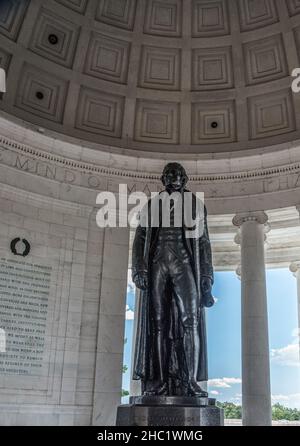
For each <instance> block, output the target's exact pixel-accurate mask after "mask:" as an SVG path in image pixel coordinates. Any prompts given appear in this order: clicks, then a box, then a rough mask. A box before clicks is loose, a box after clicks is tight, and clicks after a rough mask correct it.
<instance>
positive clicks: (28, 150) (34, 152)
mask: <svg viewBox="0 0 300 446" xmlns="http://www.w3.org/2000/svg"><path fill="white" fill-rule="evenodd" d="M0 146H2V147H3V148H5V149H6V150H10V151H13V152H15V153H18V154H19V155H23V156H27V157H30V158H32V159H35V160H37V159H38V160H40V161H41V162H49V163H54V164H56V165H59V166H62V167H65V168H68V169H72V170H76V171H80V172H84V173H93V174H101V175H104V176H108V177H120V178H127V179H132V180H135V181H136V180H140V181H145V180H146V181H153V182H156V181H160V176H161V174H160V173H143V172H141V171H138V170H130V169H126V168H124V169H121V168H114V167H107V166H101V165H95V164H92V163H88V162H84V161H80V160H74V159H72V158H68V157H65V156H59V155H57V154H53V153H50V152H46V151H43V150H40V149H37V148H34V147H31V146H29V145H26V144H23V143H20V142H17V141H14V140H11V139H9V138H7V137H5V136H0ZM216 162H217V160H216ZM298 172H300V162H293V163H290V164H283V165H281V166H273V167H265V168H257V169H255V170H254V169H253V170H248V171H239V172H228V173H226V172H224V173H218V174H214V173H212V174H205V175H201V174H199V175H189V178H190V182H192V183H198V182H202V183H214V182H224V181H228V182H231V181H243V180H255V179H265V178H268V177H274V176H278V175H288V174H291V173H298Z"/></svg>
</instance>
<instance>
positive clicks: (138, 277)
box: [133, 271, 148, 290]
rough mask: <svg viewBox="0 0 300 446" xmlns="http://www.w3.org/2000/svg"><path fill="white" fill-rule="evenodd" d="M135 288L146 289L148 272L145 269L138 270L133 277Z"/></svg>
mask: <svg viewBox="0 0 300 446" xmlns="http://www.w3.org/2000/svg"><path fill="white" fill-rule="evenodd" d="M133 281H134V283H135V285H136V287H137V288H139V289H140V290H146V289H147V288H148V273H147V272H146V271H138V272H137V273H136V274H135V275H134V278H133Z"/></svg>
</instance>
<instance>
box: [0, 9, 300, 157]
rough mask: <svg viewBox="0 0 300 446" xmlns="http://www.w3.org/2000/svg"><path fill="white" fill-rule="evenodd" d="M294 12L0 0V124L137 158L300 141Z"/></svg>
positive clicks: (299, 47)
mask: <svg viewBox="0 0 300 446" xmlns="http://www.w3.org/2000/svg"><path fill="white" fill-rule="evenodd" d="M299 56H300V0H39V1H34V0H31V1H30V0H1V1H0V65H1V66H2V67H3V68H5V69H6V70H7V72H8V82H7V89H8V91H7V93H6V94H5V95H4V97H3V99H2V101H0V107H1V109H2V110H3V111H4V112H7V113H8V114H10V115H14V116H16V117H18V118H21V119H23V120H24V121H26V122H29V123H31V124H34V125H36V126H38V127H43V128H45V129H49V130H52V131H57V132H59V133H62V134H65V135H68V136H71V137H75V138H79V139H80V140H84V141H90V142H94V143H98V144H101V145H105V146H108V147H111V148H112V150H116V148H120V149H121V150H122V152H123V153H124V152H125V153H126V150H130V153H132V151H134V150H136V151H143V152H155V151H158V152H164V153H172V152H173V153H174V152H178V153H180V154H187V153H193V154H203V153H207V152H224V151H226V152H228V151H229V152H230V151H237V150H245V149H255V148H265V147H268V146H273V145H276V144H279V143H283V142H286V141H293V140H297V139H300V93H299V94H293V93H292V90H291V77H290V73H291V72H292V70H293V69H294V68H295V67H298V66H300V61H299Z"/></svg>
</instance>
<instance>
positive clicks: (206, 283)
mask: <svg viewBox="0 0 300 446" xmlns="http://www.w3.org/2000/svg"><path fill="white" fill-rule="evenodd" d="M201 289H202V292H203V293H209V292H210V291H211V289H212V280H211V278H210V277H202V278H201Z"/></svg>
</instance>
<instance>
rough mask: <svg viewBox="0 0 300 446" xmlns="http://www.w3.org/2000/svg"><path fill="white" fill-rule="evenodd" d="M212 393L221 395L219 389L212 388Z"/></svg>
mask: <svg viewBox="0 0 300 446" xmlns="http://www.w3.org/2000/svg"><path fill="white" fill-rule="evenodd" d="M210 393H211V394H212V395H221V394H220V392H218V391H217V390H212V391H211V392H210Z"/></svg>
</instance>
